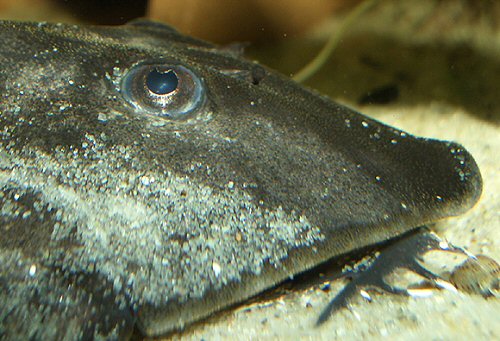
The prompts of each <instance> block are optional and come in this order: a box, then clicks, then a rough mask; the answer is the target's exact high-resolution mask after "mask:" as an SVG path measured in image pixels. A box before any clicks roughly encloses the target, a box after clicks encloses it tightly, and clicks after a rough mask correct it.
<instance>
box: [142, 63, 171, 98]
mask: <svg viewBox="0 0 500 341" xmlns="http://www.w3.org/2000/svg"><path fill="white" fill-rule="evenodd" d="M177 84H179V79H178V78H177V75H176V74H175V72H174V71H172V70H168V71H166V72H160V71H158V70H157V69H154V70H153V71H151V72H150V73H149V74H148V76H147V78H146V85H147V87H148V89H149V90H151V91H152V92H154V93H155V94H157V95H166V94H168V93H171V92H172V91H174V90H175V89H177Z"/></svg>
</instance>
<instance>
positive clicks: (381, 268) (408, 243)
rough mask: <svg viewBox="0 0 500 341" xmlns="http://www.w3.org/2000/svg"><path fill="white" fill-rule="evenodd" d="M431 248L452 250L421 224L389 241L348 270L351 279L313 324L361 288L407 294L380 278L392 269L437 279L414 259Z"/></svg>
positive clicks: (342, 305) (319, 322)
mask: <svg viewBox="0 0 500 341" xmlns="http://www.w3.org/2000/svg"><path fill="white" fill-rule="evenodd" d="M431 250H445V251H452V252H453V251H456V250H454V249H451V248H446V249H444V248H443V247H442V246H441V239H439V237H438V236H436V235H435V234H434V233H431V232H430V231H429V230H428V229H427V228H425V227H423V228H419V229H418V230H416V231H414V232H411V233H409V234H406V235H404V236H403V237H401V238H398V239H397V240H395V241H394V242H391V243H390V244H389V245H388V246H387V247H386V248H384V249H383V250H382V251H381V252H380V255H379V256H378V257H377V258H376V259H375V260H374V261H373V263H372V264H371V265H369V266H368V267H367V268H366V269H365V270H363V271H360V272H355V273H351V274H349V277H351V278H352V280H351V282H349V284H347V285H346V286H345V287H344V288H343V289H342V290H341V291H340V292H339V293H338V294H337V296H335V297H334V298H333V300H332V301H330V303H329V304H328V305H327V306H326V307H325V309H323V311H322V312H321V314H320V316H319V317H318V320H317V322H316V325H317V326H319V325H321V324H323V323H324V322H326V321H327V320H328V318H329V317H330V316H332V315H333V314H334V313H335V312H336V311H338V310H339V309H341V308H344V307H347V306H348V305H349V302H350V300H351V298H352V297H353V296H354V295H355V294H356V293H358V292H361V290H363V289H379V290H381V291H385V292H389V293H391V294H398V295H405V296H407V295H409V293H408V290H406V289H402V288H398V287H395V286H392V285H390V284H388V283H387V282H386V281H385V280H384V278H385V277H386V276H387V275H389V274H391V273H393V272H394V271H395V270H396V269H402V268H403V269H408V270H410V271H413V272H415V273H417V274H418V275H420V276H422V277H424V278H426V279H428V280H431V281H434V280H436V279H439V278H440V277H439V276H438V275H436V274H434V273H433V272H431V271H429V270H427V269H426V268H424V267H423V266H422V265H420V263H418V260H419V259H422V256H423V255H424V254H425V253H427V252H428V251H431Z"/></svg>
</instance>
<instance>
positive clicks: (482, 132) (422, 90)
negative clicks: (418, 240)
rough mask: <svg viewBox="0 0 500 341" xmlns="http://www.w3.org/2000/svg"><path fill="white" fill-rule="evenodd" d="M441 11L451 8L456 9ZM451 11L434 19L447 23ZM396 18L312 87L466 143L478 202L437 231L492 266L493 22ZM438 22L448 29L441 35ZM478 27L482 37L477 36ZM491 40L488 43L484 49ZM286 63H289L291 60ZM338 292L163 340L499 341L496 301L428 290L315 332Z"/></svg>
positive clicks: (278, 61)
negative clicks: (367, 96)
mask: <svg viewBox="0 0 500 341" xmlns="http://www.w3.org/2000/svg"><path fill="white" fill-rule="evenodd" d="M387 2H388V3H390V2H391V1H387ZM427 2H428V3H432V2H433V1H427ZM459 2H460V1H455V3H459ZM408 3H410V2H408ZM411 3H417V2H411ZM422 3H423V2H422ZM442 3H444V4H445V6H448V5H446V4H450V5H449V6H451V7H450V8H455V7H453V6H455V5H454V4H453V1H448V2H442ZM450 8H446V7H445V8H441V9H440V10H439V11H435V12H433V13H450V10H449V9H450ZM486 10H488V9H486ZM426 11H428V8H425V6H420V7H418V10H415V11H413V12H412V13H417V14H418V13H420V14H421V15H423V16H426V15H427V16H428V14H426V13H428V12H426ZM23 13H24V12H23ZM395 13H396V14H395ZM422 13H423V14H422ZM453 13H455V12H453ZM480 14H481V13H480ZM384 15H385V16H386V17H383V16H384ZM454 15H455V14H454ZM394 17H398V18H403V17H404V16H401V15H399V16H398V14H397V11H396V10H395V9H394V7H392V9H390V10H385V12H384V10H383V9H382V10H379V11H374V12H373V13H372V14H369V15H368V16H367V17H365V18H364V19H366V20H364V21H363V24H360V25H356V27H355V29H354V30H353V31H352V32H351V33H350V34H348V35H346V37H345V38H344V40H343V44H342V45H341V46H340V47H339V49H338V51H336V52H335V54H334V56H333V58H332V60H331V62H330V64H329V65H327V66H326V67H325V68H324V69H323V70H322V71H321V74H320V75H319V76H317V77H315V78H314V79H313V80H311V82H310V83H309V84H310V85H311V86H312V87H314V88H318V89H319V90H320V91H321V92H323V93H328V94H329V95H331V96H332V97H333V98H334V99H336V100H338V101H341V102H343V103H345V104H347V105H350V106H353V107H355V108H357V109H358V110H360V111H361V112H363V113H365V114H367V115H369V116H373V117H375V118H377V119H379V120H381V121H383V122H386V123H389V124H391V125H394V126H396V127H398V128H402V129H404V130H406V131H408V132H410V133H412V134H415V135H420V136H426V137H432V138H438V139H444V140H454V141H457V142H459V143H461V144H463V145H464V146H465V147H466V148H467V149H468V150H469V151H470V152H471V154H472V155H473V156H474V157H475V159H476V161H477V163H478V164H479V167H480V169H481V172H482V175H483V180H484V190H483V195H482V198H481V200H480V202H479V203H478V204H477V205H476V207H474V208H473V209H472V210H470V211H469V212H468V213H467V214H464V215H462V216H460V217H456V218H450V219H448V220H445V221H441V222H438V223H437V224H436V225H435V226H434V228H435V230H436V231H438V233H439V235H440V236H441V237H444V238H446V239H447V240H449V241H450V242H452V243H454V244H456V245H458V246H462V247H465V248H467V249H468V250H469V251H470V252H472V253H474V254H486V255H488V256H490V257H492V258H494V259H496V260H497V261H500V213H499V212H500V198H499V196H500V194H499V193H500V177H499V176H498V175H499V171H500V156H499V152H498V151H499V150H500V96H498V91H499V90H498V89H499V88H500V54H499V52H498V51H500V43H499V42H498V41H499V40H498V39H497V37H498V32H499V31H500V30H499V27H497V26H498V25H496V23H495V22H493V24H491V25H488V24H487V23H486V24H485V23H484V22H483V21H484V20H483V21H481V20H480V19H474V17H473V18H472V19H467V20H462V21H460V20H458V21H457V22H459V23H465V24H464V25H465V26H463V27H458V28H457V26H453V25H451V26H450V25H446V20H443V19H442V17H439V15H438V19H441V21H440V20H437V19H436V18H432V20H427V21H425V20H424V21H422V20H420V21H419V20H417V19H418V18H417V19H415V22H417V23H420V25H423V28H422V27H421V30H420V31H419V32H423V33H422V34H420V35H413V33H415V32H416V31H415V30H418V27H412V26H411V25H409V24H408V23H409V22H410V23H411V20H409V19H408V20H406V19H407V18H405V20H399V21H394V20H392V19H394ZM36 18H37V17H36ZM391 18H392V19H391ZM479 18H481V16H480V15H479ZM16 19H20V16H16ZM24 19H32V18H24ZM37 19H40V18H37ZM455 19H456V18H455ZM473 20H479V21H480V24H477V25H475V24H474V21H473ZM440 22H441V23H443V22H444V23H445V24H443V26H442V27H440V26H439V23H440ZM374 23H375V24H374ZM377 23H378V24H377ZM422 23H423V24H422ZM436 23H437V24H436ZM424 24H425V25H424ZM392 25H399V26H392ZM433 25H434V26H433ZM467 25H468V26H467ZM483 26H484V27H483ZM374 27H376V28H377V29H374ZM475 28H477V29H480V30H482V31H480V32H479V33H478V32H476V31H474V29H475ZM447 29H448V31H449V32H448V33H449V34H448V33H447V31H446V30H447ZM478 37H479V38H478ZM495 41H497V45H495V44H492V42H495ZM320 44H321V42H313V43H312V46H313V47H311V45H309V43H304V42H298V41H285V42H284V43H282V44H280V45H279V46H277V45H273V46H271V47H268V49H267V51H266V52H265V53H256V55H259V56H263V55H264V56H265V57H262V59H263V60H264V61H265V63H268V64H271V65H273V64H274V65H276V66H278V65H279V66H281V67H282V71H283V72H285V73H288V72H292V71H294V70H298V68H299V66H300V65H302V64H303V63H304V62H305V61H306V60H307V59H308V58H310V57H311V56H313V55H314V54H315V51H316V50H315V48H317V47H318V46H319V45H320ZM290 56H296V57H297V58H296V59H294V58H288V57H290ZM285 57H286V59H285ZM386 84H395V86H397V87H398V89H399V92H400V95H399V97H398V98H397V99H396V100H394V101H392V102H391V103H389V104H386V105H383V106H375V105H364V106H359V105H358V104H357V101H358V99H359V98H360V97H361V96H362V95H363V94H364V93H366V92H367V91H369V90H371V89H373V88H375V87H378V86H383V85H386ZM447 265H448V266H449V264H447ZM343 284H344V282H343V280H338V281H335V282H333V283H332V287H331V290H330V291H329V292H325V291H322V290H320V289H318V288H316V287H312V288H309V289H307V290H303V291H298V292H293V293H290V294H288V295H285V296H283V297H281V298H279V299H275V300H272V301H269V302H260V303H259V304H253V305H243V306H240V307H238V308H236V309H233V310H229V311H227V312H224V313H222V314H220V315H219V316H217V317H214V318H212V319H209V320H208V321H205V322H203V323H200V324H198V325H196V326H193V327H191V328H189V329H187V330H186V331H185V332H183V333H181V334H175V335H171V336H170V338H172V339H186V340H221V339H222V340H224V339H239V340H251V339H259V340H275V339H276V340H291V339H305V340H308V339H310V340H336V339H337V340H361V339H372V340H377V339H383V340H421V339H435V340H494V339H497V340H498V339H500V318H499V316H500V299H484V298H483V297H480V296H473V295H468V294H464V293H453V292H449V291H444V290H441V291H439V290H434V291H433V295H432V297H427V298H407V297H395V296H392V295H373V301H372V302H371V303H367V302H365V301H364V300H362V299H361V297H360V298H359V299H357V300H356V301H355V302H354V304H353V305H352V307H351V310H348V309H344V310H342V311H340V312H338V313H337V314H336V315H335V316H333V317H332V318H331V319H330V320H329V321H327V323H325V324H324V325H323V326H321V327H319V328H318V327H315V326H314V324H315V321H316V319H317V317H318V316H319V314H320V313H321V311H322V309H323V308H324V307H325V306H326V305H327V304H328V302H329V301H330V300H331V299H332V298H333V297H334V296H335V294H336V293H337V292H338V291H339V290H340V289H341V288H342V286H343Z"/></svg>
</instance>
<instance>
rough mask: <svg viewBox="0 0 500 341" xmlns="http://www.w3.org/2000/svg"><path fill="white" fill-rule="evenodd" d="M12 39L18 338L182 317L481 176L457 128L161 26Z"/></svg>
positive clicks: (7, 128)
mask: <svg viewBox="0 0 500 341" xmlns="http://www.w3.org/2000/svg"><path fill="white" fill-rule="evenodd" d="M0 41H2V46H1V47H0V65H2V66H1V69H0V94H1V96H2V97H1V102H0V187H1V191H0V203H1V207H2V208H1V211H0V288H1V289H0V302H3V303H2V306H1V307H0V336H1V337H2V338H6V339H20V338H23V339H97V338H105V339H127V338H130V337H131V335H132V333H133V332H134V330H138V331H139V332H140V333H141V334H142V335H145V336H160V335H165V334H167V333H169V332H172V331H176V330H182V329H184V328H185V327H186V326H189V325H190V324H192V323H194V322H196V321H199V320H201V319H204V318H206V317H207V316H210V315H211V314H213V313H214V312H217V311H220V310H222V309H224V308H226V307H229V306H231V305H233V304H235V303H238V302H242V301H245V300H247V299H248V298H250V297H253V296H255V295H256V294H259V293H261V292H262V291H264V290H266V289H269V288H272V287H273V286H275V285H277V284H279V283H281V282H283V281H284V280H286V279H288V278H290V277H293V276H294V275H297V274H299V273H302V272H304V271H306V270H308V269H311V268H313V267H315V266H317V265H318V264H320V263H322V262H324V261H326V260H328V259H332V258H335V257H340V256H342V255H345V254H347V253H351V252H353V251H356V250H359V249H363V248H365V247H367V246H371V245H377V244H380V243H384V242H387V241H389V240H393V239H395V238H397V237H401V236H403V235H405V234H407V233H411V232H412V231H417V230H418V229H419V228H420V227H421V226H423V225H426V224H429V223H432V222H435V221H437V220H439V219H442V218H446V217H450V216H454V215H459V214H461V213H463V212H465V211H467V210H469V209H470V208H471V207H472V206H473V205H474V204H475V203H476V202H477V201H478V199H479V197H480V194H481V191H482V179H481V174H480V171H479V169H478V166H477V164H476V163H475V161H474V159H473V157H472V156H471V155H470V153H469V152H468V151H467V150H466V149H465V148H464V147H463V146H461V145H460V144H458V143H456V142H451V141H439V140H434V139H428V138H422V137H416V136H413V135H411V134H409V133H407V132H404V131H402V130H399V129H397V128H394V127H391V126H388V125H385V124H383V123H381V122H378V121H377V120H374V119H372V118H369V117H367V116H365V115H363V114H361V113H358V112H356V111H354V110H352V109H350V108H348V107H346V106H343V105H341V104H338V103H336V102H334V101H332V100H331V99H329V98H327V97H326V96H323V95H321V94H319V93H317V92H315V91H314V90H311V89H308V88H305V87H303V86H301V85H299V84H297V83H295V82H293V81H291V80H290V79H289V78H287V77H285V76H283V75H281V74H279V73H277V72H275V71H272V70H270V69H268V68H266V67H264V66H262V65H260V64H259V63H257V62H254V61H249V60H247V59H245V58H244V57H243V56H242V55H241V53H239V52H238V51H236V50H235V49H231V48H224V47H219V46H216V45H213V44H211V43H208V42H204V41H201V40H197V39H195V38H191V37H189V36H185V35H183V34H181V33H179V32H177V31H176V30H175V29H173V28H171V27H169V26H166V25H164V24H160V23H156V22H151V21H146V20H136V21H132V22H130V23H128V24H126V25H123V26H116V27H107V26H83V25H82V26H77V25H69V24H52V23H33V22H31V23H30V22H13V21H1V22H0Z"/></svg>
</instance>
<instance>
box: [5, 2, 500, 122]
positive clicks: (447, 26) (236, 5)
mask: <svg viewBox="0 0 500 341" xmlns="http://www.w3.org/2000/svg"><path fill="white" fill-rule="evenodd" d="M360 2H361V1H358V0H315V1H309V0H273V1H268V0H184V1H174V0H150V1H147V0H86V1H71V0H0V18H2V19H19V20H36V21H57V22H71V23H90V24H106V25H117V24H123V23H126V22H127V21H129V20H131V19H134V18H137V17H148V18H151V19H154V20H158V21H162V22H165V23H168V24H170V25H172V26H174V27H176V28H177V29H178V30H179V31H181V32H183V33H186V34H189V35H193V36H196V37H199V38H202V39H205V40H209V41H212V42H214V43H217V44H228V43H231V42H243V43H249V44H248V48H247V50H246V52H247V53H246V54H247V56H249V58H252V59H257V60H259V61H261V62H262V63H263V64H266V65H268V66H270V67H272V68H275V69H278V70H279V71H281V72H282V73H285V74H287V75H293V74H295V73H296V72H297V71H299V70H300V69H301V68H302V67H303V66H304V65H305V64H307V63H308V62H309V61H310V60H311V59H312V58H314V56H315V55H317V53H318V52H319V51H320V49H321V48H322V47H323V45H324V44H325V42H326V41H327V39H328V37H329V36H330V35H331V34H333V33H334V32H335V31H336V30H339V29H340V27H342V24H343V21H344V19H345V18H346V16H347V15H348V14H349V13H350V12H351V11H352V10H353V9H354V8H355V7H356V6H357V5H358V4H359V3H360ZM499 56H500V1H498V0H420V1H399V0H379V1H374V5H373V6H372V7H371V9H370V10H369V11H367V12H365V13H364V14H363V15H361V16H360V18H359V19H358V20H356V21H355V22H354V23H353V24H351V25H350V26H349V27H348V28H347V30H346V32H345V34H343V36H342V39H341V41H340V43H339V45H338V46H337V48H336V50H335V51H334V52H333V54H332V56H331V57H330V58H329V59H328V61H327V63H326V64H325V66H324V67H323V68H322V69H321V71H320V72H319V73H318V74H316V75H315V76H314V77H313V78H311V79H310V80H309V81H307V82H306V84H308V85H311V86H313V87H314V88H316V89H318V90H319V91H320V92H322V93H325V94H328V95H330V96H332V97H333V98H335V99H337V100H341V101H343V102H345V103H348V104H351V105H354V106H363V105H389V104H394V103H400V104H406V105H415V104H419V103H429V102H432V101H439V102H446V103H448V104H451V105H454V106H460V107H464V108H466V109H467V111H468V112H470V113H472V114H474V115H478V116H479V117H481V118H482V119H485V120H489V121H493V122H496V123H499V120H500V113H499V109H498V108H500V96H498V95H497V92H496V91H490V90H489V89H493V88H495V89H497V88H498V85H499V83H500V82H499V80H498V78H499V77H498V76H497V75H499V74H500V58H499Z"/></svg>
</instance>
